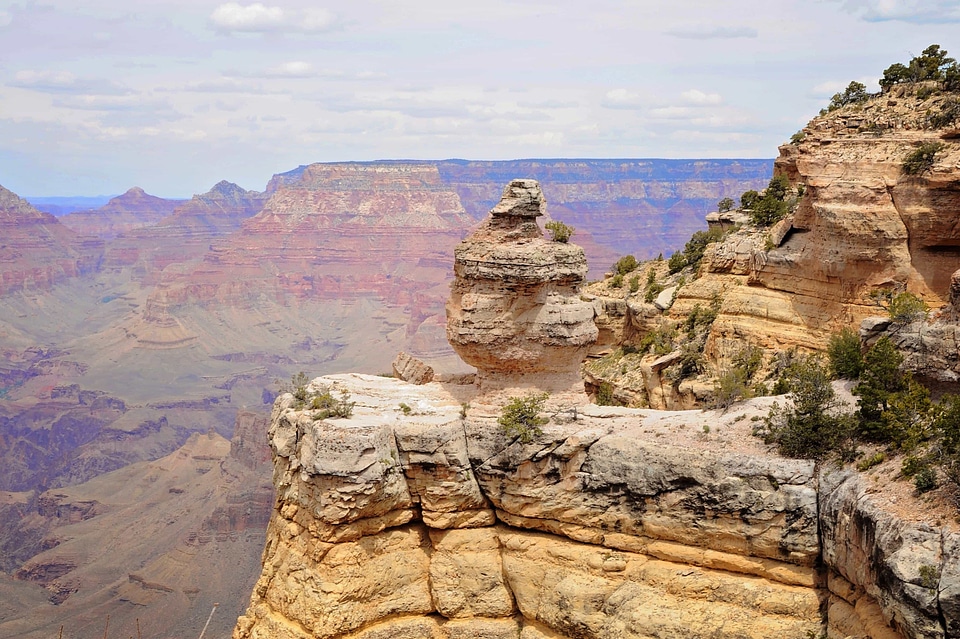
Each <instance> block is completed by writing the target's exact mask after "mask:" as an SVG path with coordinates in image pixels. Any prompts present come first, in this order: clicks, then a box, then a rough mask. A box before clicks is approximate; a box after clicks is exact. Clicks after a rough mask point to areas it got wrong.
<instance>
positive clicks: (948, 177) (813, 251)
mask: <svg viewBox="0 0 960 639" xmlns="http://www.w3.org/2000/svg"><path fill="white" fill-rule="evenodd" d="M928 88H929V87H928ZM921 89H923V87H922V86H918V85H898V86H896V87H894V88H893V89H891V90H889V91H887V92H884V93H883V94H881V95H877V96H874V97H871V98H870V99H868V100H866V101H865V102H862V103H859V104H856V105H848V106H846V107H842V108H839V109H835V110H833V111H830V112H827V113H825V114H823V115H821V116H819V117H817V118H814V119H813V120H812V121H811V122H810V123H809V124H808V125H807V126H806V127H804V129H803V130H802V131H800V132H799V133H798V134H797V135H796V136H795V137H794V141H793V142H792V143H791V144H787V145H784V146H781V147H780V156H779V157H778V158H777V160H776V162H775V165H774V173H775V174H776V175H778V176H786V177H787V178H788V179H789V181H790V182H791V184H792V187H791V188H792V189H794V190H793V191H792V192H791V194H790V196H789V197H788V198H787V200H788V201H787V202H786V206H787V208H788V209H789V214H788V215H787V216H786V217H785V218H784V219H782V220H780V221H779V222H777V223H775V224H773V225H771V226H769V227H765V226H756V225H754V224H752V223H747V222H749V215H745V213H749V210H746V211H730V212H726V213H723V214H720V213H715V214H711V215H710V216H708V222H709V223H710V225H711V226H712V229H713V230H714V232H716V233H718V234H719V233H720V232H723V231H726V235H724V236H723V237H721V238H719V241H717V237H714V238H712V240H713V243H712V244H710V245H708V246H706V249H705V250H704V251H703V258H702V260H701V261H700V262H699V263H698V265H697V267H696V268H689V269H686V270H685V271H682V272H679V273H677V274H675V275H666V274H665V273H664V271H665V269H663V268H662V266H661V265H660V264H659V263H656V262H654V263H648V264H645V265H642V267H641V269H640V270H639V271H638V275H628V276H626V277H640V278H642V277H643V276H644V275H646V274H647V273H648V272H650V270H654V271H656V273H655V275H656V276H655V282H654V283H655V284H656V285H657V286H659V287H660V290H663V289H668V288H670V287H672V286H677V290H676V296H675V298H674V299H673V303H672V304H671V305H670V306H669V308H667V307H666V305H665V304H659V305H656V304H653V302H655V300H656V298H654V299H651V300H649V302H651V303H646V302H644V301H642V300H644V298H645V297H646V295H645V293H646V291H644V290H637V287H633V290H632V291H631V292H627V291H626V290H624V289H619V290H618V289H616V288H613V287H610V286H609V285H608V284H604V285H596V286H593V287H591V288H590V289H589V292H590V293H591V294H593V295H596V296H597V297H598V298H609V297H614V298H619V300H617V302H619V303H620V305H621V306H622V309H621V308H620V306H618V305H617V304H615V303H610V302H608V301H607V300H606V299H601V303H600V305H599V306H600V308H601V310H602V311H604V312H606V310H607V309H612V310H613V314H612V315H611V316H610V317H609V318H598V323H600V324H601V325H606V326H610V327H611V329H612V330H611V333H613V334H617V333H619V338H618V339H617V340H611V341H612V344H611V345H621V346H625V347H627V348H631V347H633V348H637V347H638V346H641V345H643V347H644V348H647V347H648V346H649V340H650V339H652V338H653V336H654V334H659V337H660V338H663V337H664V336H667V335H675V334H676V333H677V331H678V329H679V327H683V326H685V325H686V323H687V322H688V320H689V319H690V318H691V316H692V315H695V310H696V309H697V308H698V307H699V308H700V309H706V308H711V307H715V310H716V317H715V320H714V321H713V322H712V324H711V326H710V328H709V331H708V333H707V334H706V335H705V336H704V339H703V340H702V343H700V344H698V345H696V346H697V348H696V349H694V350H696V351H697V356H698V357H701V361H700V364H699V366H698V367H697V368H698V370H697V371H695V372H694V373H690V372H689V371H688V375H687V376H686V377H683V376H681V375H678V374H677V373H676V371H677V370H678V369H677V367H676V366H673V367H672V368H671V367H670V366H669V365H668V366H665V367H664V368H663V371H661V372H658V371H657V370H655V368H656V367H655V366H653V364H654V360H655V359H656V357H658V356H660V355H665V354H670V353H679V352H680V351H681V350H682V348H683V347H684V346H689V343H687V344H681V343H680V342H682V341H683V340H682V339H680V340H677V339H672V338H666V339H660V342H661V344H660V346H662V348H660V350H661V351H662V352H658V353H655V354H654V353H650V354H648V355H647V356H646V360H645V362H644V363H643V366H647V371H646V372H643V371H640V372H639V373H638V374H637V375H635V376H632V377H636V378H642V379H627V380H624V381H621V380H620V379H616V380H615V379H614V376H612V375H603V374H601V371H599V370H596V369H597V367H593V370H591V374H592V375H593V377H594V380H593V381H594V382H595V384H594V385H597V384H599V383H603V382H607V383H612V384H614V385H615V392H619V393H620V394H621V395H622V396H625V397H626V398H627V401H628V402H630V403H631V404H632V405H649V406H653V407H659V408H674V407H692V406H694V405H702V404H703V403H704V402H709V401H711V399H712V397H713V394H714V393H713V389H714V387H715V380H716V379H717V378H719V377H720V376H721V375H722V374H723V373H724V372H727V371H729V370H730V369H731V368H733V366H734V360H735V358H736V357H737V356H738V355H739V354H740V353H742V352H744V350H745V349H749V348H759V349H761V350H762V351H763V352H764V354H765V356H764V362H765V366H768V365H769V362H770V361H771V360H773V359H774V357H775V356H776V354H777V353H782V352H784V351H790V350H791V349H798V350H799V351H801V352H811V351H821V352H822V351H824V350H825V349H826V346H827V343H828V340H829V338H830V336H831V335H832V334H833V333H835V332H837V331H838V330H840V329H841V328H844V327H848V328H856V327H859V325H860V323H861V321H862V320H864V319H866V318H868V317H871V316H875V315H876V314H877V312H878V311H880V310H881V309H880V308H879V307H878V306H877V304H876V303H875V298H873V297H871V294H873V293H877V292H879V291H881V290H887V291H894V292H900V291H908V292H910V293H913V294H915V295H917V296H919V297H921V298H922V299H923V300H924V301H926V303H927V304H928V305H929V306H930V307H931V308H932V309H934V310H935V311H936V310H938V309H943V312H942V313H940V315H939V317H940V318H941V321H939V322H937V323H934V324H932V325H927V324H922V323H914V324H913V325H911V326H903V324H902V323H901V324H899V325H896V326H892V327H890V332H891V336H892V337H893V338H894V340H895V341H896V342H897V344H898V346H900V347H901V348H903V349H905V350H906V351H909V352H912V353H915V355H913V356H908V362H909V366H910V367H912V368H913V369H914V370H915V371H916V372H918V373H919V374H921V375H923V376H924V377H927V378H933V379H936V380H938V381H951V382H954V381H956V380H957V379H960V368H958V365H957V355H956V352H957V351H956V344H957V340H956V337H955V333H956V322H955V321H954V320H953V319H952V318H953V316H954V311H952V310H949V309H946V308H945V306H946V305H947V304H948V303H949V295H950V286H951V277H952V275H953V273H954V272H955V271H956V269H957V268H958V266H960V248H958V247H960V239H958V238H960V235H958V231H957V230H956V229H957V228H958V221H960V190H958V189H957V186H956V185H957V184H958V183H960V146H958V145H957V144H956V142H955V139H956V138H955V136H954V131H955V129H954V128H952V127H947V128H944V127H941V126H938V125H937V121H938V120H937V117H936V116H937V114H938V113H941V112H943V111H944V109H947V108H953V107H949V104H953V102H952V101H955V100H956V96H955V95H953V96H951V95H950V94H946V93H944V92H940V91H932V92H931V91H924V90H921ZM923 144H933V145H934V146H935V148H937V147H936V145H938V144H942V145H943V146H942V147H939V148H940V150H939V151H938V152H937V153H936V154H935V156H934V157H933V161H932V163H931V164H930V166H929V167H925V168H923V170H918V171H916V172H914V173H908V172H907V171H906V170H905V168H904V161H905V160H906V159H907V158H908V156H910V155H911V154H912V153H914V152H916V151H917V150H918V149H919V147H920V146H921V145H923ZM794 194H796V197H794ZM735 222H736V223H741V224H743V226H742V227H740V228H738V227H736V226H735V224H734V223H735ZM681 277H682V278H683V282H681V281H680V279H679V278H681ZM639 288H641V289H642V288H643V285H642V284H641V285H640V286H639ZM621 300H622V301H621ZM660 307H662V308H660ZM658 308H659V309H660V310H657V309H658ZM621 311H622V312H621ZM875 328H876V327H874V328H872V329H870V330H871V332H876V331H875V330H874V329H875ZM874 337H876V335H874ZM671 339H672V342H673V343H667V342H670V341H671ZM644 340H648V341H646V342H645V341H644ZM653 350H657V349H653ZM610 352H611V351H610V350H609V347H607V349H606V353H610ZM601 354H602V353H601ZM674 357H675V356H674ZM614 359H615V360H616V361H611V362H609V364H610V365H609V366H607V367H606V368H607V369H609V370H622V369H623V368H624V367H626V369H627V373H628V374H629V373H630V372H631V371H632V369H633V368H635V366H634V365H633V362H632V361H630V359H629V358H626V357H619V358H614ZM636 359H640V358H639V357H637V358H636ZM675 361H680V360H679V359H676V358H675ZM636 368H640V366H636ZM770 372H772V370H771V369H764V370H762V371H761V374H760V376H759V377H758V378H756V379H753V380H751V381H752V382H757V381H763V376H764V375H766V374H767V373H770ZM663 373H666V374H663ZM681 377H683V378H682V379H681Z"/></svg>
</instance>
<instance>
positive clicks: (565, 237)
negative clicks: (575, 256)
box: [543, 220, 574, 244]
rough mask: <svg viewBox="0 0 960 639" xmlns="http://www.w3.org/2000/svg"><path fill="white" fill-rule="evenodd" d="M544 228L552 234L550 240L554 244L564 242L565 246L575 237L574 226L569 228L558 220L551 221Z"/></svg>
mask: <svg viewBox="0 0 960 639" xmlns="http://www.w3.org/2000/svg"><path fill="white" fill-rule="evenodd" d="M543 226H544V228H546V229H547V231H549V232H550V239H551V240H553V241H554V242H562V243H563V244H566V243H567V242H569V241H570V238H571V237H572V236H573V232H574V228H573V227H572V226H567V225H566V224H564V223H563V222H560V221H558V220H550V221H549V222H547V223H546V224H544V225H543Z"/></svg>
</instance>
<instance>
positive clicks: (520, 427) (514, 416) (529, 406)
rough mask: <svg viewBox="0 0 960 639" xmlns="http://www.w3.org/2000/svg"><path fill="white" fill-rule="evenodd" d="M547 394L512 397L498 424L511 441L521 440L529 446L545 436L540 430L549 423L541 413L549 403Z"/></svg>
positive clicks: (504, 408)
mask: <svg viewBox="0 0 960 639" xmlns="http://www.w3.org/2000/svg"><path fill="white" fill-rule="evenodd" d="M548 397H549V395H548V394H547V393H535V394H531V395H527V396H526V397H511V398H510V401H509V402H508V403H507V405H506V406H504V407H503V410H502V411H501V413H500V418H499V419H497V423H499V424H500V430H501V431H502V432H503V434H504V435H506V436H507V437H508V438H510V439H514V438H516V439H519V440H520V441H521V442H522V443H524V444H529V443H530V442H532V441H533V440H534V439H535V438H537V437H539V436H540V435H542V434H543V429H542V428H540V427H541V426H543V425H544V424H546V423H547V421H548V420H547V419H546V418H545V417H540V412H541V411H542V410H543V406H544V404H545V403H546V401H547V398H548Z"/></svg>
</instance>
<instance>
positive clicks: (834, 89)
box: [810, 77, 880, 98]
mask: <svg viewBox="0 0 960 639" xmlns="http://www.w3.org/2000/svg"><path fill="white" fill-rule="evenodd" d="M857 82H860V83H861V84H863V85H864V86H865V87H867V90H868V91H879V90H880V85H879V84H878V83H877V78H875V77H869V78H868V77H862V78H859V79H858V80H857ZM849 84H850V80H827V81H825V82H821V83H820V84H818V85H816V86H815V87H813V88H812V89H810V93H811V96H812V97H815V98H829V97H831V96H833V94H835V93H841V92H842V91H843V90H844V89H846V88H847V86H848V85H849Z"/></svg>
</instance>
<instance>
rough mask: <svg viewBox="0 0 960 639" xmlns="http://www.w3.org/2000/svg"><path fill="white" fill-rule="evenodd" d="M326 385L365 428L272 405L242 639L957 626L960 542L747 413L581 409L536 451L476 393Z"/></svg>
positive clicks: (932, 633) (870, 633)
mask: <svg viewBox="0 0 960 639" xmlns="http://www.w3.org/2000/svg"><path fill="white" fill-rule="evenodd" d="M314 384H315V385H321V384H324V385H327V386H331V387H333V388H335V389H348V390H349V391H350V392H351V394H352V395H351V400H352V401H355V402H356V407H355V411H354V416H353V417H352V418H350V419H342V420H330V419H328V420H316V419H314V417H313V414H312V413H313V412H312V411H311V410H298V409H296V407H295V402H294V399H293V397H292V396H289V395H287V396H283V397H282V398H280V399H279V400H278V402H277V404H276V406H275V407H274V413H273V417H272V423H271V427H270V441H271V446H272V448H273V450H274V461H275V465H276V469H275V475H274V480H275V483H276V487H277V491H278V501H277V505H276V508H275V511H274V514H273V518H272V519H271V523H270V526H269V530H268V541H267V547H266V550H265V551H264V569H263V573H262V575H261V577H260V580H259V581H258V583H257V586H256V588H255V589H254V593H253V597H252V601H251V607H250V609H249V610H248V612H247V613H246V615H245V616H244V617H241V618H240V620H239V623H238V627H237V630H236V632H235V637H238V638H246V637H272V638H301V637H330V638H334V637H336V638H341V637H344V638H345V637H350V638H361V637H363V638H372V637H411V638H413V637H437V638H440V637H518V636H519V637H523V638H534V637H537V638H539V637H571V638H572V637H581V638H582V637H597V638H605V639H607V638H611V637H663V638H665V637H676V636H683V637H691V638H695V637H713V638H724V637H730V638H733V637H737V638H742V637H757V638H758V639H760V638H763V639H767V638H769V637H772V636H779V637H784V638H794V637H795V638H797V639H801V638H803V637H807V636H819V635H820V633H821V631H823V630H828V631H829V636H836V637H847V636H854V637H869V638H873V639H881V638H882V639H894V638H916V637H931V638H932V637H949V636H953V635H952V633H955V632H956V629H957V628H958V627H960V626H958V625H957V624H958V623H960V617H958V612H960V611H958V608H957V606H958V604H960V592H958V576H957V575H956V570H955V566H956V562H957V560H958V557H957V555H956V553H957V544H958V542H960V535H958V534H957V533H956V532H951V529H950V528H949V527H948V526H931V525H922V524H920V525H918V524H911V523H908V522H903V521H900V520H898V519H897V518H896V517H895V516H893V515H891V514H890V513H888V512H885V511H884V509H883V508H881V507H880V505H878V503H877V502H876V501H875V500H874V498H873V497H871V492H872V491H873V490H874V489H872V488H871V487H869V486H868V485H865V484H864V483H863V481H862V480H860V479H859V478H858V477H857V475H856V474H852V475H851V474H849V473H845V472H839V471H835V470H829V469H824V470H822V471H821V472H820V473H818V472H817V471H816V470H815V468H814V465H813V463H812V462H807V461H790V460H785V459H782V458H779V457H776V456H773V455H770V454H769V453H767V452H765V451H764V450H762V449H761V448H760V447H759V446H758V445H757V444H756V443H753V442H756V440H755V439H754V438H752V437H751V436H750V434H749V433H750V425H749V422H747V421H746V420H744V419H742V418H740V419H738V417H739V415H738V414H737V411H733V412H730V413H726V414H720V413H716V412H712V413H711V412H708V413H701V412H680V413H661V412H656V411H643V410H637V409H612V408H602V407H596V406H582V407H580V410H579V412H578V414H577V418H576V419H567V420H564V419H562V418H560V419H557V418H555V419H554V420H553V421H552V422H551V423H550V424H549V425H547V426H545V427H544V430H543V435H542V436H541V437H538V438H537V439H536V440H535V441H533V442H531V443H529V444H523V443H522V442H521V441H519V440H517V439H509V438H507V437H505V436H504V435H503V434H502V432H501V431H500V429H499V427H498V425H497V423H496V419H495V417H494V416H492V415H490V414H489V413H487V414H484V411H483V408H482V406H481V407H478V408H477V409H474V408H468V409H467V411H466V416H465V417H464V416H462V414H461V403H462V402H465V401H470V400H471V399H473V393H475V392H476V390H475V389H474V388H473V387H463V386H449V385H447V386H444V385H441V384H438V383H432V384H427V385H422V386H412V385H409V384H405V383H403V382H399V381H397V380H389V379H383V378H376V377H371V376H362V375H341V376H333V377H330V378H325V379H318V380H316V381H315V382H314ZM755 401H761V402H762V401H765V400H755ZM400 402H403V403H404V404H406V405H407V406H409V407H411V408H412V411H410V412H409V413H407V412H406V411H403V410H402V409H401V406H400ZM740 414H741V415H743V414H744V413H740ZM704 424H709V425H710V427H711V428H710V433H709V434H704V429H703V428H702V426H703V425H704ZM821 530H822V532H821Z"/></svg>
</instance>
